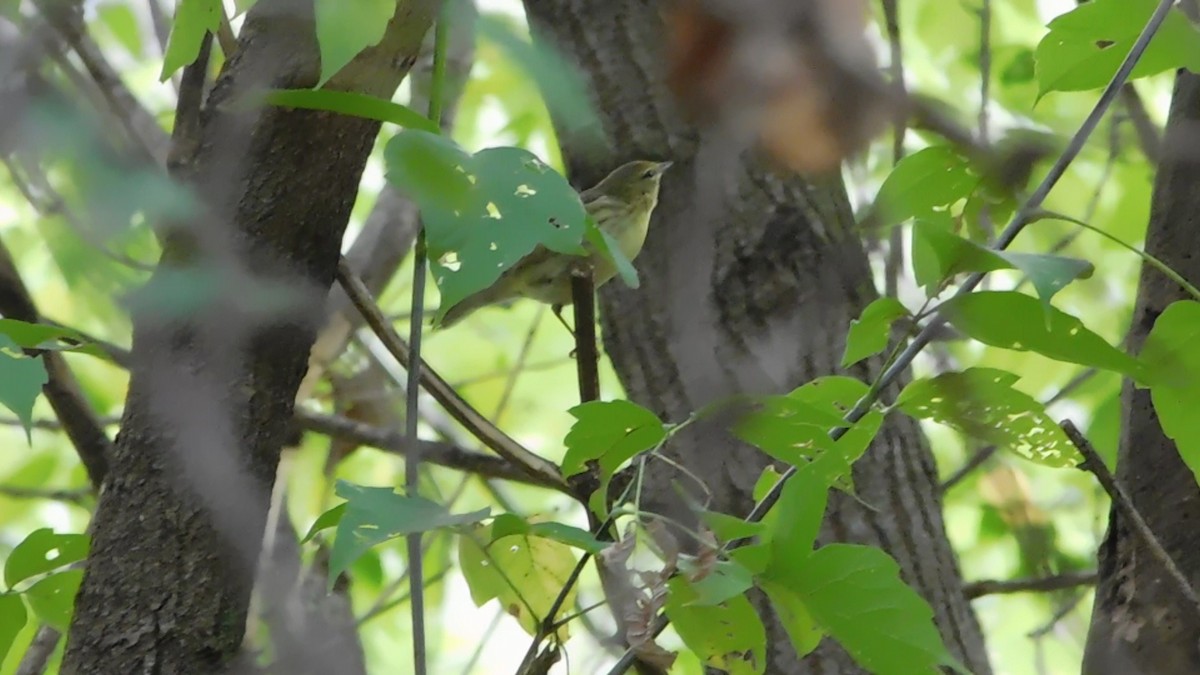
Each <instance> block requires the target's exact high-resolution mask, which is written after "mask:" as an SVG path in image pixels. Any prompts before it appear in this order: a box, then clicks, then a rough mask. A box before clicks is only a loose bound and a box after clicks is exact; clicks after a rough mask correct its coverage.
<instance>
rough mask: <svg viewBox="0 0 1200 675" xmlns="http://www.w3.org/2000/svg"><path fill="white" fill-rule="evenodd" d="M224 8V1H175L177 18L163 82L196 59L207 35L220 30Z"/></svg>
mask: <svg viewBox="0 0 1200 675" xmlns="http://www.w3.org/2000/svg"><path fill="white" fill-rule="evenodd" d="M223 11H224V9H223V8H222V7H221V0H178V2H176V3H175V21H173V22H172V23H171V36H170V38H168V39H167V49H166V53H165V54H163V67H162V72H161V73H159V76H158V79H159V81H161V82H166V81H167V78H169V77H171V75H173V74H175V71H176V70H179V69H180V68H183V67H184V66H186V65H189V64H191V63H192V62H193V61H195V60H196V57H197V56H199V54H200V43H201V42H202V41H203V39H204V34H205V33H216V32H217V28H218V27H219V26H220V25H221V14H222V12H223Z"/></svg>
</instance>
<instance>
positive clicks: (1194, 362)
mask: <svg viewBox="0 0 1200 675" xmlns="http://www.w3.org/2000/svg"><path fill="white" fill-rule="evenodd" d="M1198 337H1200V303H1197V302H1195V301H1192V300H1181V301H1178V302H1173V303H1171V304H1170V305H1168V306H1167V308H1166V309H1165V310H1163V313H1162V314H1159V315H1158V318H1157V319H1155V321H1154V326H1153V327H1152V328H1151V329H1150V334H1149V335H1148V336H1147V337H1146V343H1145V345H1144V346H1143V347H1142V353H1141V359H1142V361H1143V362H1144V363H1145V364H1146V367H1147V368H1148V369H1149V371H1150V373H1151V382H1152V383H1151V386H1150V400H1151V402H1152V403H1153V405H1154V412H1155V413H1156V414H1157V415H1158V422H1159V424H1160V425H1162V429H1163V433H1164V434H1166V435H1167V437H1168V438H1170V439H1171V440H1173V441H1175V446H1176V448H1178V450H1179V456H1180V457H1181V458H1183V462H1184V464H1186V465H1187V466H1188V468H1189V469H1191V470H1192V474H1193V475H1194V476H1196V480H1197V481H1198V482H1200V416H1197V415H1196V401H1200V353H1198V352H1197V350H1196V345H1197V344H1198V343H1197V341H1196V340H1197V338H1198Z"/></svg>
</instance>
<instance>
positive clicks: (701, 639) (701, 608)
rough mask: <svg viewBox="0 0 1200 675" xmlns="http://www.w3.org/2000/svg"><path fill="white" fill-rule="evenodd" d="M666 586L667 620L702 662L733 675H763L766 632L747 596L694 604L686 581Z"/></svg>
mask: <svg viewBox="0 0 1200 675" xmlns="http://www.w3.org/2000/svg"><path fill="white" fill-rule="evenodd" d="M667 586H668V589H669V594H668V596H667V604H666V613H667V618H669V619H670V620H671V625H672V626H674V627H675V632H676V633H678V634H679V637H680V638H681V639H682V640H683V643H684V644H685V645H687V646H688V648H689V649H691V650H692V651H694V652H695V653H696V655H697V656H699V657H700V658H701V659H702V660H703V661H704V663H706V664H707V665H710V666H714V667H717V668H720V669H722V670H724V671H726V672H728V673H731V674H732V675H744V674H749V673H763V672H766V668H767V661H766V646H767V632H766V629H765V628H763V625H762V621H761V620H760V619H759V618H758V613H757V612H755V611H754V607H753V606H752V605H751V604H750V601H749V600H747V599H746V596H744V595H737V596H735V597H732V598H730V599H728V600H726V601H725V602H723V603H721V604H718V605H697V604H693V603H694V602H695V600H696V598H697V597H698V596H697V593H696V591H695V589H693V588H692V587H691V586H690V585H689V584H688V583H687V581H686V580H685V579H683V578H681V577H676V578H674V579H672V580H671V581H669V582H668V584H667Z"/></svg>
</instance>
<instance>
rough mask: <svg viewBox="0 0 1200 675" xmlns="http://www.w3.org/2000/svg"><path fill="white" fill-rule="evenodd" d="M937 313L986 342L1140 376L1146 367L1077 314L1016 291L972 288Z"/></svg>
mask: <svg viewBox="0 0 1200 675" xmlns="http://www.w3.org/2000/svg"><path fill="white" fill-rule="evenodd" d="M942 315H943V316H944V317H946V319H947V320H948V321H949V322H950V323H951V324H952V325H953V326H954V327H955V328H957V329H958V330H960V331H962V332H963V333H965V334H967V335H968V336H969V337H971V338H972V339H975V340H978V341H980V342H982V343H984V344H986V345H991V346H993V347H1000V348H1001V349H1012V350H1015V351H1032V352H1037V353H1038V354H1041V355H1042V356H1046V357H1048V358H1051V359H1054V360H1056V361H1064V362H1066V363H1077V364H1079V365H1083V366H1091V367H1095V368H1101V369H1104V370H1112V371H1115V372H1118V373H1123V374H1125V375H1129V376H1131V377H1133V378H1135V379H1139V380H1141V379H1144V378H1145V376H1146V373H1145V368H1144V367H1143V366H1142V365H1141V364H1140V363H1139V362H1138V361H1137V359H1134V358H1133V357H1132V356H1129V355H1128V354H1126V353H1125V352H1122V351H1121V350H1119V349H1117V348H1116V347H1113V346H1112V345H1110V344H1109V343H1108V342H1106V341H1105V340H1104V338H1102V337H1100V336H1099V335H1097V334H1095V333H1093V332H1092V331H1090V330H1088V329H1087V327H1085V326H1084V325H1083V322H1082V321H1080V320H1079V319H1078V318H1077V317H1074V316H1072V315H1070V314H1067V313H1065V312H1063V311H1061V310H1059V309H1056V308H1054V307H1050V308H1046V307H1044V306H1043V304H1042V303H1041V302H1039V301H1038V300H1037V299H1036V298H1032V297H1030V296H1028V295H1024V294H1022V293H1017V292H1015V291H976V292H974V293H967V294H965V295H962V296H959V297H957V298H953V299H951V300H948V301H947V302H946V303H945V304H943V305H942Z"/></svg>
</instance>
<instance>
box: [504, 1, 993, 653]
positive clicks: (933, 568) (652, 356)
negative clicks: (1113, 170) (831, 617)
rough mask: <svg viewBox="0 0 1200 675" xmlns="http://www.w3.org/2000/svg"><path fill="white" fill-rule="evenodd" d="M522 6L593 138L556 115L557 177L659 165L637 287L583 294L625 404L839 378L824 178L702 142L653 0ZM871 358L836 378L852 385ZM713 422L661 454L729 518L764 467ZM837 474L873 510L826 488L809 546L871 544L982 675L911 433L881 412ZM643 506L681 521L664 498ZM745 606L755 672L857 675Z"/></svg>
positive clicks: (835, 186) (649, 488)
mask: <svg viewBox="0 0 1200 675" xmlns="http://www.w3.org/2000/svg"><path fill="white" fill-rule="evenodd" d="M525 7H526V11H527V13H528V15H529V19H530V23H531V25H532V27H533V30H534V35H535V37H536V38H538V39H541V40H545V41H547V42H550V43H552V44H554V45H555V46H557V47H558V48H560V49H562V50H563V51H564V52H565V54H566V57H567V59H568V60H570V61H573V62H574V63H576V64H578V65H579V66H580V67H581V69H582V70H583V72H584V75H585V77H586V79H587V82H588V85H589V88H590V93H591V95H592V97H593V102H594V103H595V106H596V109H597V111H598V114H599V116H600V120H601V123H602V125H603V136H604V137H605V138H606V139H607V140H608V144H609V148H608V149H600V150H599V151H597V149H595V148H594V147H592V146H589V145H588V144H587V142H586V140H585V139H584V137H583V136H582V135H579V134H575V133H571V132H569V131H568V128H569V122H570V120H556V124H558V125H559V127H560V129H559V132H560V140H561V142H562V143H563V146H564V154H565V156H566V157H567V164H568V168H569V171H570V174H571V177H572V180H573V182H575V183H577V184H580V185H589V184H593V183H594V182H595V181H597V180H599V179H600V178H601V177H603V176H604V175H605V174H606V173H607V172H608V171H609V170H610V169H611V168H612V167H614V166H617V165H618V164H619V163H621V162H624V161H628V160H632V159H668V158H669V159H673V160H675V161H676V166H675V167H674V168H672V170H671V171H670V172H668V174H667V176H666V177H665V180H664V185H663V189H662V197H661V200H660V203H659V206H658V209H657V210H656V211H655V216H654V222H653V223H652V224H651V228H650V234H649V237H648V239H647V242H646V248H645V250H644V251H643V252H642V254H641V256H640V257H639V258H638V260H637V268H638V270H639V273H640V275H641V280H642V284H641V288H640V289H638V290H636V291H634V290H630V289H628V288H626V287H624V286H622V285H621V283H620V282H613V283H610V284H608V285H606V286H605V287H604V288H603V289H602V291H601V293H600V295H601V300H602V310H603V311H602V326H603V329H604V341H605V346H606V349H607V352H608V354H609V356H610V357H611V358H612V361H613V364H614V366H615V367H616V370H617V372H618V374H619V376H620V378H621V381H622V383H623V385H624V386H625V389H626V391H627V392H628V393H629V395H630V397H631V398H632V399H633V400H635V401H637V402H638V403H640V404H642V405H645V406H647V407H649V408H650V409H651V410H653V411H654V412H656V413H658V414H659V415H661V416H663V417H665V418H666V419H668V420H672V421H680V420H683V419H685V418H686V417H687V416H688V415H689V414H690V413H691V412H693V411H695V410H697V409H699V408H700V407H702V406H703V405H705V404H706V403H709V402H712V401H715V400H718V399H721V398H724V397H727V396H730V395H733V394H738V393H746V394H769V393H782V392H786V391H789V390H790V389H792V388H794V387H796V386H799V385H801V384H803V383H805V382H807V381H809V380H811V379H812V378H814V377H818V376H821V375H829V374H838V373H842V372H843V371H842V370H841V369H840V368H839V362H840V359H841V354H842V349H843V345H844V339H845V334H846V330H847V328H848V326H849V323H850V321H851V320H852V319H854V318H856V317H857V316H858V314H859V313H860V312H861V310H862V309H863V308H864V307H865V306H866V305H867V304H868V303H869V302H870V301H871V300H873V299H874V298H875V297H876V292H875V290H874V287H873V284H872V278H871V274H870V269H869V267H868V262H867V258H866V253H865V251H864V249H863V246H862V243H861V242H860V241H859V239H858V238H857V237H856V236H855V234H854V233H853V232H852V226H853V217H852V214H851V211H850V207H849V204H848V202H847V198H846V194H845V188H844V186H843V184H842V182H841V181H840V179H837V178H831V179H826V180H821V181H814V182H805V181H802V180H800V179H798V178H794V177H790V176H785V175H780V174H775V173H772V172H770V171H769V170H767V169H766V168H765V166H764V164H762V163H759V162H756V161H753V160H752V159H751V160H745V161H743V160H741V159H738V158H735V153H729V152H726V153H722V151H721V148H720V146H719V144H717V143H707V144H706V143H704V142H702V140H701V139H700V138H699V134H698V133H697V132H696V130H695V129H692V128H690V127H689V126H687V125H686V124H685V123H684V122H683V121H682V120H681V118H680V116H679V114H678V113H677V112H676V111H675V109H674V108H673V106H672V103H671V99H670V97H669V95H668V94H667V92H666V91H665V89H664V86H663V85H662V70H661V69H662V67H663V61H664V59H663V54H662V52H661V46H662V44H663V42H664V37H665V33H664V31H663V27H662V24H661V21H660V19H659V15H658V10H657V3H651V2H645V1H643V0H610V1H608V2H587V1H586V0H525ZM547 94H548V95H549V96H553V92H547ZM723 155H724V156H723ZM879 366H880V363H879V362H878V361H874V362H871V363H869V364H867V365H865V366H863V367H856V368H853V369H851V370H850V371H849V372H847V373H845V374H848V375H851V376H854V377H859V378H864V379H867V378H869V377H870V376H871V375H872V374H873V373H875V372H878V368H879ZM903 384H904V383H903V382H901V383H898V384H897V385H895V386H893V387H892V388H891V389H890V390H889V391H888V392H887V395H886V396H885V400H887V399H888V398H890V397H894V395H895V394H896V393H897V392H898V391H899V387H900V386H902V385H903ZM728 421H729V420H724V422H725V423H726V424H724V425H718V424H697V425H694V426H693V427H690V428H689V430H687V431H686V432H685V433H683V434H681V437H679V438H677V439H676V440H672V442H671V443H670V445H669V448H668V454H671V455H673V457H674V458H675V459H677V460H678V461H680V462H682V463H683V464H685V465H686V466H687V467H688V468H689V469H691V470H692V471H694V472H695V473H697V474H698V475H699V476H700V477H701V478H702V479H704V480H705V481H706V482H707V484H708V486H709V487H710V488H711V489H712V491H713V499H714V501H713V503H712V508H713V509H715V510H719V511H723V512H726V513H731V514H736V515H739V516H744V515H745V514H746V513H748V512H749V510H750V509H751V507H752V505H753V501H752V498H751V489H752V487H753V485H754V482H755V481H756V479H757V478H758V477H759V475H760V473H761V471H762V469H763V468H764V467H765V466H766V465H767V463H768V461H767V458H766V457H765V456H764V455H763V454H762V453H760V452H758V451H756V450H754V449H752V448H750V447H747V446H745V445H743V444H740V443H739V442H737V441H736V440H735V439H734V438H733V437H732V436H731V435H730V434H729V433H728V432H727V431H726V428H727V422H728ZM648 467H649V468H650V474H649V476H648V482H647V483H646V486H645V488H644V490H643V494H644V495H654V496H664V497H669V496H670V495H672V494H673V488H672V486H671V482H672V481H675V480H678V481H679V483H680V484H681V485H683V486H685V487H686V486H687V485H686V484H687V483H688V481H687V480H686V479H682V478H680V477H679V475H678V473H677V472H675V471H674V470H673V469H671V468H670V467H668V466H665V465H664V464H663V463H660V462H650V463H649V465H648ZM854 481H855V485H856V490H857V494H858V496H859V497H860V498H861V499H862V500H863V502H865V503H866V504H869V505H870V506H871V507H873V510H872V509H868V508H864V506H863V505H862V504H860V503H857V502H854V501H853V500H851V499H848V498H846V497H845V496H844V495H841V494H840V493H835V494H833V495H832V498H831V502H830V510H829V514H828V516H827V520H826V523H825V527H824V530H823V532H822V535H821V541H822V542H830V541H842V542H856V543H862V544H870V545H876V546H881V547H882V548H883V549H884V550H886V551H887V552H888V553H890V554H891V555H892V556H893V557H895V558H896V560H897V561H898V562H899V564H900V567H901V570H902V574H903V577H904V579H905V581H907V582H908V583H909V584H911V585H912V586H913V587H914V588H916V590H917V591H918V592H919V593H920V594H921V595H922V596H924V597H925V599H926V600H927V601H928V602H929V603H930V605H931V606H932V607H933V610H934V614H935V620H936V621H937V624H938V627H939V628H940V630H941V632H942V636H943V638H944V640H945V642H946V644H947V646H948V647H949V649H950V650H951V652H952V653H954V654H955V655H956V656H958V657H959V658H960V659H961V660H962V661H963V662H964V663H965V664H966V665H967V666H968V667H969V668H970V669H971V670H972V672H974V673H988V672H990V667H989V665H988V662H987V658H986V654H985V652H984V646H983V639H982V636H981V633H980V630H979V626H978V624H977V622H976V620H975V617H974V615H973V614H972V612H971V609H970V606H969V605H968V602H967V600H966V598H965V597H964V596H963V594H962V579H961V575H960V573H959V570H958V566H957V562H956V559H955V557H954V554H953V551H952V550H951V547H950V544H949V542H948V540H947V539H946V533H945V529H944V526H943V523H942V515H941V503H940V496H939V490H938V486H937V482H936V475H935V467H934V463H933V458H932V456H931V454H930V451H929V447H928V444H927V441H926V440H925V438H924V437H923V435H922V434H921V432H920V430H919V428H918V426H917V425H916V423H915V422H913V421H911V420H910V419H907V418H903V417H901V416H894V417H893V418H891V419H889V420H888V422H887V423H886V424H885V425H884V427H883V429H882V430H881V432H880V434H879V437H878V439H877V440H876V441H875V443H874V444H873V445H872V447H871V449H870V450H869V451H868V453H867V454H866V456H865V457H864V458H863V459H862V460H860V461H859V462H858V464H856V466H855V470H854ZM643 506H644V507H647V508H650V509H652V510H665V511H669V512H672V514H673V515H675V516H676V517H685V518H686V514H684V513H682V512H681V511H680V507H679V506H678V505H677V504H674V503H671V502H664V503H658V504H643ZM759 607H760V611H761V612H762V614H763V615H764V620H765V621H766V623H767V626H768V657H769V661H770V663H769V667H768V669H767V672H769V673H851V672H862V670H861V669H860V668H858V667H857V666H856V665H855V664H854V663H853V662H852V661H851V660H850V659H849V657H848V656H847V655H846V654H845V653H844V651H842V650H841V649H840V648H839V647H837V646H836V645H835V644H833V643H832V642H831V641H829V640H826V641H825V642H824V643H822V645H821V646H820V647H819V648H818V649H817V651H816V652H815V653H814V654H812V655H811V656H809V657H808V658H806V659H804V660H803V661H802V662H800V661H799V660H798V659H797V657H796V655H795V652H794V650H793V649H792V647H791V646H790V643H789V641H788V638H787V636H786V633H785V632H784V629H783V627H782V626H781V625H780V624H779V622H778V621H777V620H776V619H775V618H774V617H773V615H772V614H771V612H770V609H769V607H768V606H767V605H766V603H765V602H762V603H760V604H759Z"/></svg>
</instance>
